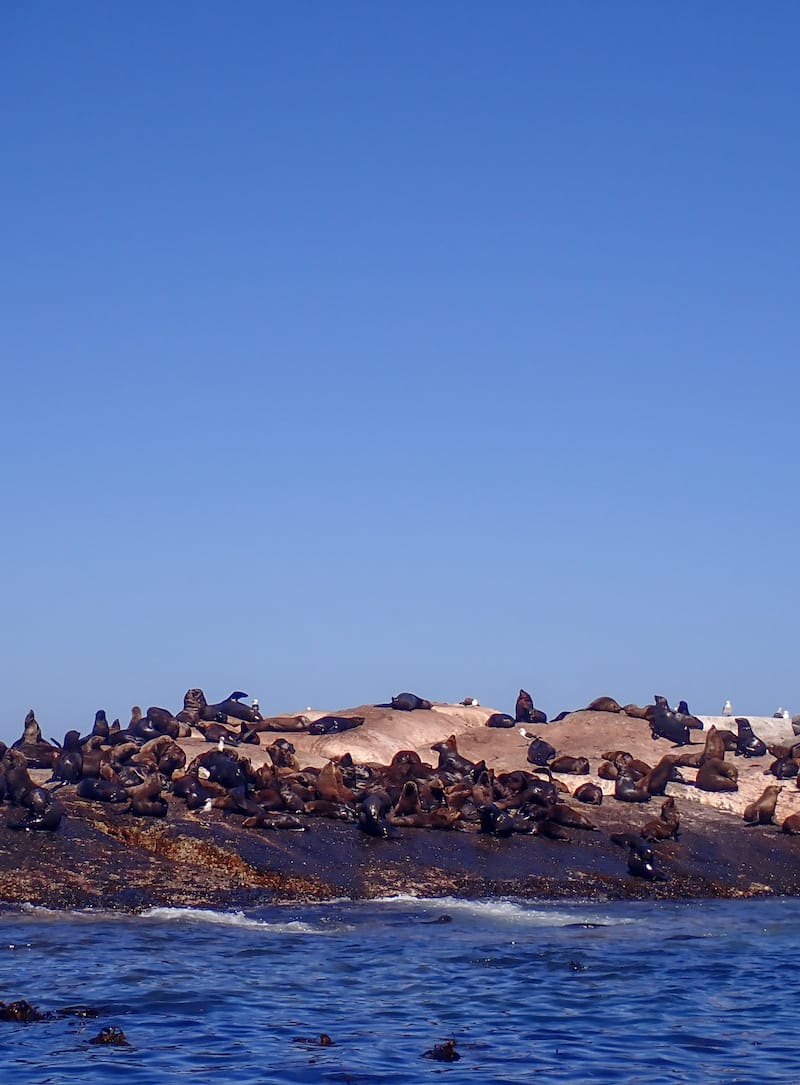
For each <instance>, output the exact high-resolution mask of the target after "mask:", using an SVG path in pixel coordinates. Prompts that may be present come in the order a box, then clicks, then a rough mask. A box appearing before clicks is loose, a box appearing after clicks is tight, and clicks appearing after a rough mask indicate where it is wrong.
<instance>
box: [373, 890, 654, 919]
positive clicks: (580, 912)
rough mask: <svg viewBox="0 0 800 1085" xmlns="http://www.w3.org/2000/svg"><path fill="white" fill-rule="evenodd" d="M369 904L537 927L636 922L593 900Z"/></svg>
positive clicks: (379, 900) (402, 896) (411, 899)
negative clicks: (561, 902)
mask: <svg viewBox="0 0 800 1085" xmlns="http://www.w3.org/2000/svg"><path fill="white" fill-rule="evenodd" d="M366 903H369V904H380V905H387V906H390V907H391V906H392V905H397V906H401V907H403V908H405V909H409V908H413V909H424V910H425V912H437V913H440V914H441V913H443V912H446V913H448V914H451V913H457V914H459V915H462V916H464V915H466V916H471V917H474V918H476V919H481V920H486V919H492V920H500V921H503V920H505V921H507V922H510V923H525V924H531V925H534V926H541V927H567V926H570V925H571V924H580V925H581V926H604V927H605V926H620V925H623V924H631V923H638V922H640V920H639V919H637V918H636V917H635V916H630V915H620V914H619V913H618V911H617V910H614V911H611V910H606V909H603V908H602V907H601V908H598V907H597V902H596V901H595V902H592V903H590V904H587V903H584V902H576V903H575V904H573V905H569V906H568V907H565V906H564V905H563V904H560V903H558V902H554V903H553V904H533V903H531V902H529V901H523V900H514V899H511V898H508V897H501V898H498V899H496V900H463V899H461V898H459V897H415V896H413V895H411V894H408V893H398V894H396V895H392V896H385V897H375V898H373V899H372V900H371V901H369V902H366Z"/></svg>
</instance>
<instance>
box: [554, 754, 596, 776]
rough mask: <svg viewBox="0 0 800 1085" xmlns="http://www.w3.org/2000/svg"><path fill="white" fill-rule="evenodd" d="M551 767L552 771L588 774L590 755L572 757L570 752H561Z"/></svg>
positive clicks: (577, 774)
mask: <svg viewBox="0 0 800 1085" xmlns="http://www.w3.org/2000/svg"><path fill="white" fill-rule="evenodd" d="M549 767H550V770H551V771H552V772H563V773H569V774H571V775H573V776H586V775H587V773H588V772H589V759H588V757H570V756H569V755H568V754H561V756H560V757H554V758H553V760H552V761H551V762H550V766H549Z"/></svg>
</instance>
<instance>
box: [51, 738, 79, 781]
mask: <svg viewBox="0 0 800 1085" xmlns="http://www.w3.org/2000/svg"><path fill="white" fill-rule="evenodd" d="M82 775H83V750H82V749H81V735H80V731H67V733H66V734H65V735H64V744H63V746H62V747H61V749H60V750H59V751H58V756H57V757H56V759H55V761H54V762H53V775H52V779H53V780H60V781H61V782H62V783H65V784H77V782H78V780H80V778H81V776H82Z"/></svg>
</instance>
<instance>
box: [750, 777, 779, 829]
mask: <svg viewBox="0 0 800 1085" xmlns="http://www.w3.org/2000/svg"><path fill="white" fill-rule="evenodd" d="M781 791H783V788H782V787H781V786H780V784H769V786H767V787H765V788H764V790H763V792H762V793H761V795H759V797H758V798H757V799H756V800H755V802H751V803H748V805H747V806H745V808H744V813H743V814H742V817H743V818H744V820H745V821H746V822H748V823H749V824H750V825H774V823H775V822H774V818H775V807H776V805H777V802H778V796H779V795H780V793H781Z"/></svg>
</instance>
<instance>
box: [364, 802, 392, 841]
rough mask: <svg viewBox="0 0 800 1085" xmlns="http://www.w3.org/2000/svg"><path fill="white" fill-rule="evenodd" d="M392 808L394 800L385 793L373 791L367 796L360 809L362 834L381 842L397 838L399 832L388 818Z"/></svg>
mask: <svg viewBox="0 0 800 1085" xmlns="http://www.w3.org/2000/svg"><path fill="white" fill-rule="evenodd" d="M391 807H392V800H391V799H390V798H389V796H388V795H387V794H386V792H385V791H372V792H370V794H369V795H366V796H365V797H364V798H363V799H362V800H361V802H360V804H359V807H358V827H359V829H360V830H361V832H362V833H367V835H368V836H376V837H378V838H379V839H381V840H388V839H389V838H391V837H393V836H396V835H397V830H396V829H395V828H394V827H393V826H392V825H391V824H390V823H389V821H388V820H387V817H386V815H387V814H388V813H389V811H390V809H391Z"/></svg>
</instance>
